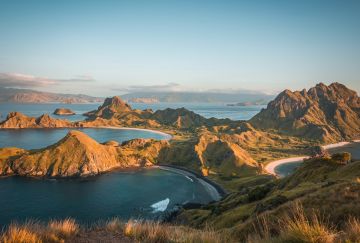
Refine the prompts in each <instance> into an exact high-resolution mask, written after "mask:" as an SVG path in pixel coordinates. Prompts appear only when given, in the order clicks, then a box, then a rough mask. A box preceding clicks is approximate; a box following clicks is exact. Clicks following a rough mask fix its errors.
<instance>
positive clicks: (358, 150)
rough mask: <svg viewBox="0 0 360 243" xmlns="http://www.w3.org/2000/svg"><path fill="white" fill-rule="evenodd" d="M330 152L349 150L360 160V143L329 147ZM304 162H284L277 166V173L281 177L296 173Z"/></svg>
mask: <svg viewBox="0 0 360 243" xmlns="http://www.w3.org/2000/svg"><path fill="white" fill-rule="evenodd" d="M328 152H329V153H330V154H335V153H340V152H348V153H351V156H352V158H353V159H354V160H360V143H350V144H348V145H345V146H342V147H338V148H332V149H329V150H328ZM301 164H302V162H299V163H297V162H294V163H288V164H282V165H279V166H277V167H275V173H276V174H277V175H279V176H280V177H285V176H288V175H291V174H292V173H294V171H295V170H296V169H297V168H298V167H299V166H301Z"/></svg>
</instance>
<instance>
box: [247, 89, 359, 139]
mask: <svg viewBox="0 0 360 243" xmlns="http://www.w3.org/2000/svg"><path fill="white" fill-rule="evenodd" d="M250 123H251V124H252V125H253V126H254V127H255V128H260V129H264V130H270V129H271V130H274V131H276V132H279V133H280V134H288V135H293V136H298V137H303V138H307V139H314V140H320V141H323V142H327V143H330V142H335V141H341V140H349V139H355V138H359V137H360V98H359V97H358V95H357V93H356V92H355V91H353V90H350V89H348V88H347V87H346V86H345V85H342V84H339V83H332V84H330V85H329V86H327V85H325V84H323V83H320V84H317V85H316V86H315V87H313V88H310V89H309V90H308V91H306V90H305V89H304V90H302V91H295V92H292V91H290V90H285V91H283V92H281V93H280V94H279V95H278V96H277V97H276V98H275V99H274V100H273V101H271V102H270V103H269V104H268V106H267V108H266V109H263V110H262V111H261V112H260V113H258V114H257V115H256V116H254V117H253V118H252V119H251V120H250Z"/></svg>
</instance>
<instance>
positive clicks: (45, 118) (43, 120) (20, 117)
mask: <svg viewBox="0 0 360 243" xmlns="http://www.w3.org/2000/svg"><path fill="white" fill-rule="evenodd" d="M73 126H74V124H73V123H71V122H70V121H68V120H61V119H55V118H52V117H50V116H49V115H48V114H44V115H42V116H39V117H37V118H36V117H29V116H26V115H24V114H22V113H20V112H10V113H9V114H8V116H7V117H6V119H5V120H4V121H3V122H1V123H0V128H54V127H73Z"/></svg>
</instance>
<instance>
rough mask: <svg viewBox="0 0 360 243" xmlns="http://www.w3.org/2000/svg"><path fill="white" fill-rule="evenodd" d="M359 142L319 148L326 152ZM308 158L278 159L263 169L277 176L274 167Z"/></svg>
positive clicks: (334, 144) (353, 141)
mask: <svg viewBox="0 0 360 243" xmlns="http://www.w3.org/2000/svg"><path fill="white" fill-rule="evenodd" d="M359 142H360V140H352V141H350V142H338V143H332V144H328V145H322V146H321V147H322V148H323V149H325V150H328V149H333V148H339V147H343V146H346V145H349V144H351V143H359ZM308 158H310V156H299V157H290V158H284V159H279V160H275V161H272V162H269V163H268V164H266V165H265V167H264V169H265V171H266V172H267V173H269V174H271V175H275V176H279V175H278V174H276V172H275V168H276V167H278V166H280V165H283V164H290V163H296V162H301V161H302V160H304V159H308Z"/></svg>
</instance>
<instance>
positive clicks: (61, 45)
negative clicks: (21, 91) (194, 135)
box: [0, 0, 360, 96]
mask: <svg viewBox="0 0 360 243" xmlns="http://www.w3.org/2000/svg"><path fill="white" fill-rule="evenodd" d="M359 13H360V1H358V0H355V1H352V0H338V1H332V0H323V1H321V0H301V1H296V0H278V1H269V0H263V1H261V0H254V1H240V0H237V1H230V0H228V1H227V0H218V1H213V0H178V1H176V0H163V1H160V0H143V1H141V0H128V1H121V0H114V1H110V0H102V1H95V0H94V1H93V0H83V1H81V0H77V1H73V0H62V1H48V0H47V1H41V0H22V1H19V0H0V87H16V88H32V89H37V90H45V91H52V92H62V93H85V94H90V95H95V96H107V95H115V94H121V93H126V92H132V91H168V90H169V91H196V92H197V91H209V90H210V91H237V90H250V91H261V92H266V93H271V94H274V93H277V92H279V91H281V90H283V89H286V88H288V89H292V90H301V89H303V88H310V87H311V86H313V85H315V84H316V83H319V82H323V83H326V84H329V83H331V82H334V81H337V82H341V83H343V84H345V85H347V86H348V87H350V88H352V89H354V90H356V91H357V92H358V93H359V91H360V14H359Z"/></svg>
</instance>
